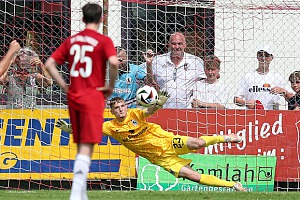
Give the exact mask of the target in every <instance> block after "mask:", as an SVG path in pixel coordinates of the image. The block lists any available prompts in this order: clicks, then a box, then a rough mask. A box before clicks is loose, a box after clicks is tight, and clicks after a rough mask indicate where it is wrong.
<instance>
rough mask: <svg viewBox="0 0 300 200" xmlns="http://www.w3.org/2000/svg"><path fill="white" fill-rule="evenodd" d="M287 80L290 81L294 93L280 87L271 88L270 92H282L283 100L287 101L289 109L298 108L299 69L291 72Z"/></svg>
mask: <svg viewBox="0 0 300 200" xmlns="http://www.w3.org/2000/svg"><path fill="white" fill-rule="evenodd" d="M289 81H290V82H291V87H292V89H293V90H294V92H295V93H296V94H295V95H294V93H292V92H290V91H287V90H286V89H284V88H281V87H275V88H272V90H271V93H274V94H283V95H284V98H285V100H286V101H287V102H288V109H289V110H300V71H294V72H293V73H291V74H290V76H289Z"/></svg>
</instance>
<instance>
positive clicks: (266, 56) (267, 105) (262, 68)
mask: <svg viewBox="0 0 300 200" xmlns="http://www.w3.org/2000/svg"><path fill="white" fill-rule="evenodd" d="M273 58H274V57H273V52H272V49H271V48H270V47H269V46H262V47H261V48H259V49H258V51H257V60H258V68H257V69H256V70H255V71H252V72H248V73H246V74H245V75H244V76H243V77H242V78H241V80H240V83H239V87H238V90H237V93H236V95H235V97H234V102H235V104H236V105H238V106H246V107H247V108H248V109H265V110H278V108H279V101H280V96H281V95H279V94H275V93H272V92H271V90H272V88H274V87H276V86H278V87H281V88H287V84H286V83H285V81H284V79H283V77H282V76H281V75H280V74H279V73H276V72H270V70H269V67H270V63H271V62H272V60H273Z"/></svg>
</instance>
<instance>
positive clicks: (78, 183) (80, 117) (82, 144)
mask: <svg viewBox="0 0 300 200" xmlns="http://www.w3.org/2000/svg"><path fill="white" fill-rule="evenodd" d="M69 112H70V121H71V124H72V129H73V137H74V142H75V143H77V144H78V145H77V146H78V153H77V156H76V160H75V163H74V178H73V184H72V190H71V195H70V199H71V200H73V199H75V200H77V199H80V200H87V199H88V197H87V193H86V184H87V174H88V172H89V169H90V165H91V156H92V153H93V146H94V144H96V143H99V142H100V138H101V131H102V126H101V124H102V123H101V122H102V120H101V117H102V115H95V114H89V113H82V112H78V111H76V110H74V109H72V108H69Z"/></svg>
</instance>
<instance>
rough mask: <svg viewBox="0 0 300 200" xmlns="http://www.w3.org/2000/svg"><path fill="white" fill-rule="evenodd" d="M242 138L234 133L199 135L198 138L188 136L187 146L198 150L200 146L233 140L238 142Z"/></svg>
mask: <svg viewBox="0 0 300 200" xmlns="http://www.w3.org/2000/svg"><path fill="white" fill-rule="evenodd" d="M242 141H243V140H242V138H241V137H240V136H238V135H236V134H230V135H218V136H201V137H200V138H193V137H189V138H188V140H187V147H188V148H189V149H190V150H198V149H200V148H202V147H207V146H209V145H212V144H216V143H225V142H233V143H239V142H242Z"/></svg>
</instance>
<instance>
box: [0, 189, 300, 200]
mask: <svg viewBox="0 0 300 200" xmlns="http://www.w3.org/2000/svg"><path fill="white" fill-rule="evenodd" d="M69 194H70V191H69V190H68V191H61V190H32V191H17V190H0V199H1V200H2V199H3V200H46V199H47V200H67V199H69ZM88 196H89V200H96V199H97V200H99V199H105V200H110V199H118V200H126V199H130V200H131V199H132V200H134V199H138V200H143V199H145V200H175V199H176V200H177V199H178V200H189V199H191V200H196V199H207V200H234V199H237V200H248V199H249V200H256V199H258V200H277V199H278V200H282V199H284V200H296V199H299V198H300V193H299V192H268V193H262V192H195V191H189V192H182V191H176V192H175V191H168V192H158V191H155V192H152V191H128V192H127V191H103V190H102V191H88Z"/></svg>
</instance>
